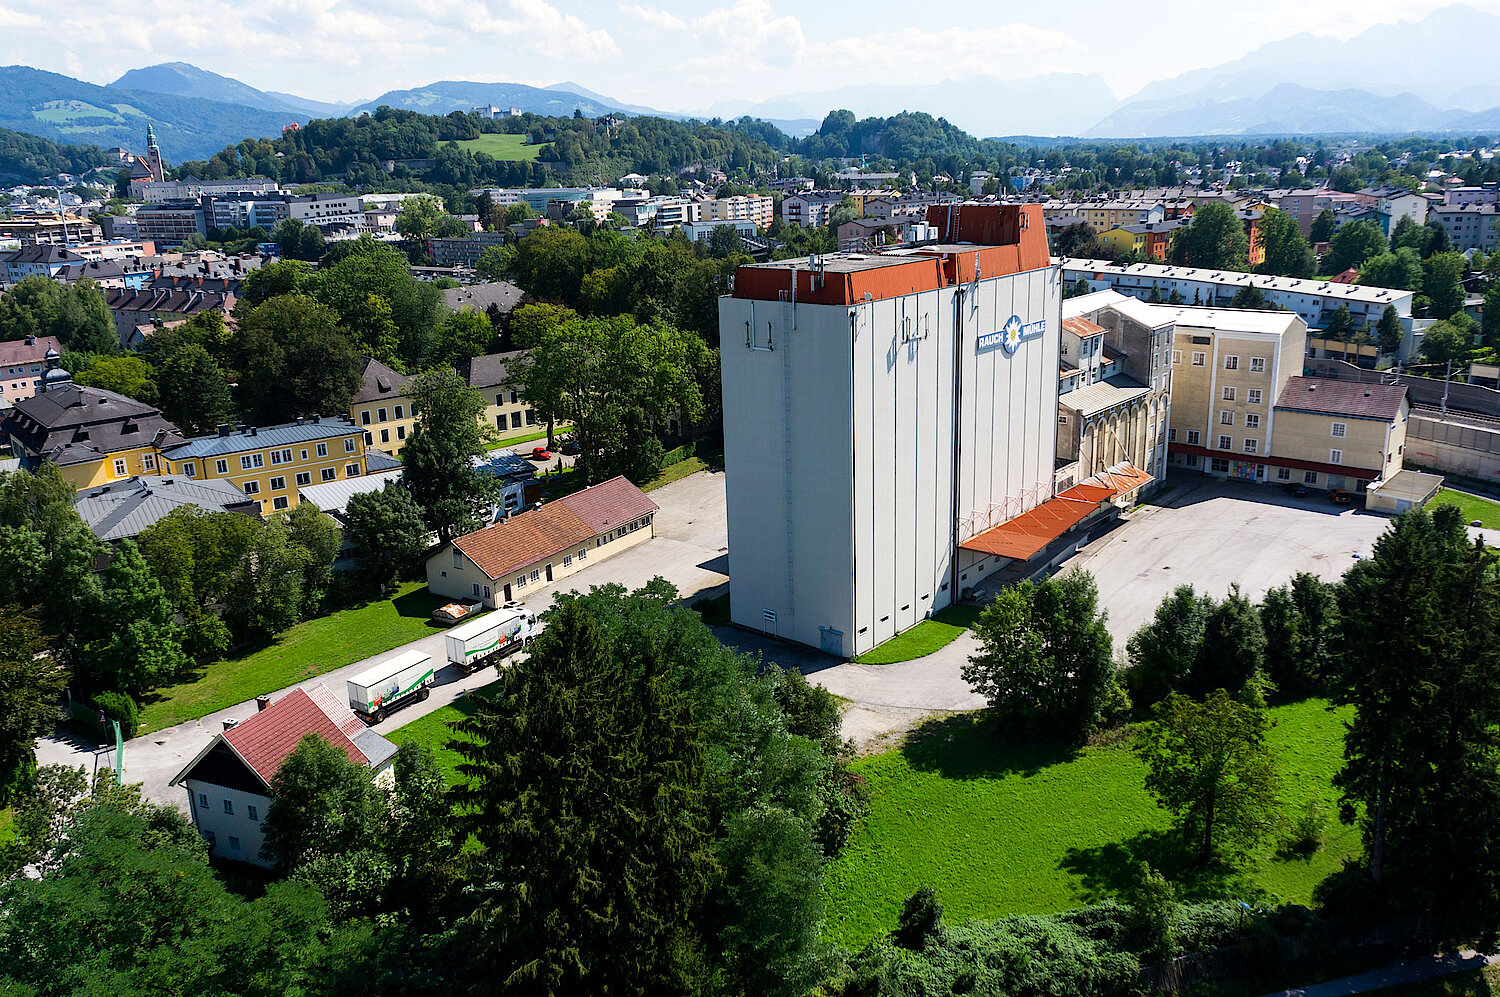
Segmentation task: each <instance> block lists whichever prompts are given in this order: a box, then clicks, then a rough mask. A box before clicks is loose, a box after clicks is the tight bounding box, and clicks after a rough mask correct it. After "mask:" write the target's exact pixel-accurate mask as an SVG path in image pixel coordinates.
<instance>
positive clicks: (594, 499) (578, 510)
mask: <svg viewBox="0 0 1500 997" xmlns="http://www.w3.org/2000/svg"><path fill="white" fill-rule="evenodd" d="M562 502H563V504H564V505H566V506H567V507H568V509H569V510H571V511H572V513H573V515H575V516H577V517H578V518H579V519H581V520H583V522H584V525H586V526H587V527H588V528H589V529H591V530H593V531H594V532H595V533H603V532H604V531H605V530H607V529H609V528H610V527H613V526H619V525H620V524H621V523H628V522H630V521H631V520H632V519H636V518H638V517H640V516H644V515H646V514H647V513H648V512H655V511H656V510H657V508H658V506H657V504H656V503H655V502H653V501H651V500H650V499H648V498H647V497H646V493H645V492H643V491H641V490H640V489H639V488H637V487H636V486H635V485H632V484H631V483H630V482H629V480H627V479H626V478H623V477H618V478H610V479H609V480H608V481H601V482H600V483H599V484H597V485H593V486H591V487H589V488H585V489H584V490H583V491H581V492H574V493H573V494H572V495H569V496H568V497H567V498H564V499H563V500H562Z"/></svg>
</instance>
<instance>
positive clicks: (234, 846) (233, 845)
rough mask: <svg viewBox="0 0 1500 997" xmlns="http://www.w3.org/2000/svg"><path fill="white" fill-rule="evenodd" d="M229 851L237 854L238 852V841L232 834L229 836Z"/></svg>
mask: <svg viewBox="0 0 1500 997" xmlns="http://www.w3.org/2000/svg"><path fill="white" fill-rule="evenodd" d="M229 850H230V851H231V852H237V851H239V850H240V839H239V838H236V837H235V836H234V835H232V834H231V835H230V836H229Z"/></svg>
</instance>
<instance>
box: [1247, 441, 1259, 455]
mask: <svg viewBox="0 0 1500 997" xmlns="http://www.w3.org/2000/svg"><path fill="white" fill-rule="evenodd" d="M1259 452H1260V440H1254V439H1246V440H1245V453H1259Z"/></svg>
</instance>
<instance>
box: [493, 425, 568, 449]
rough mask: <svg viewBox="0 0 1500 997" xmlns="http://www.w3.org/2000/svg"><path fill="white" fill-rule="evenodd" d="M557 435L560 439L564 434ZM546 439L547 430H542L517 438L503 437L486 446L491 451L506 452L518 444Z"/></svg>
mask: <svg viewBox="0 0 1500 997" xmlns="http://www.w3.org/2000/svg"><path fill="white" fill-rule="evenodd" d="M557 435H558V437H559V438H561V437H562V435H563V434H562V433H561V432H559V433H558V434H557ZM546 438H547V431H546V430H545V429H541V430H537V431H535V432H530V433H520V434H518V435H516V436H502V437H499V438H498V439H496V440H495V441H494V442H493V443H489V444H486V445H487V446H488V447H489V448H490V449H491V450H504V449H505V448H507V447H513V446H515V445H516V444H518V443H530V442H531V441H532V440H545V439H546Z"/></svg>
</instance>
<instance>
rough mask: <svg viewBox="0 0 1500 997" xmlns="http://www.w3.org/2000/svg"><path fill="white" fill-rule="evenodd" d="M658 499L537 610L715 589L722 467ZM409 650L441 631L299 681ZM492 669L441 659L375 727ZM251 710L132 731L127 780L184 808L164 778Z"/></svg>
mask: <svg viewBox="0 0 1500 997" xmlns="http://www.w3.org/2000/svg"><path fill="white" fill-rule="evenodd" d="M651 498H652V499H653V500H654V501H655V502H656V503H657V505H659V506H660V507H661V510H660V511H659V512H658V513H657V517H656V534H657V535H656V536H655V537H653V538H652V539H650V540H648V541H646V542H645V543H642V544H640V545H638V546H636V547H632V548H630V549H629V550H626V551H624V552H622V553H620V554H617V555H615V556H613V557H610V558H607V559H605V560H603V561H599V562H597V563H595V564H591V565H589V567H587V568H585V569H583V570H582V571H579V572H576V573H575V574H573V575H570V576H569V577H567V578H566V579H563V580H562V581H561V582H559V583H558V584H557V585H554V586H547V587H546V588H543V589H541V590H540V591H538V590H537V589H531V590H530V592H529V593H528V598H527V605H528V606H530V607H531V608H532V609H534V610H535V611H537V612H538V613H540V612H542V611H544V610H545V609H547V608H548V607H550V606H551V605H552V602H553V597H554V596H555V595H556V594H557V592H558V591H570V590H574V589H576V590H579V591H583V590H586V589H588V588H589V587H590V586H592V585H603V584H608V583H619V584H622V585H624V586H625V587H626V588H638V587H640V586H641V585H644V584H645V583H646V582H648V581H650V580H651V579H652V578H654V577H655V576H657V575H660V576H662V577H664V578H666V579H667V580H668V581H670V582H672V583H673V584H674V585H676V586H677V587H678V591H679V593H680V594H681V595H682V597H683V598H694V597H697V596H699V595H713V594H717V592H719V591H722V590H723V587H724V585H726V584H727V582H728V577H727V575H725V574H724V572H725V571H726V570H727V563H726V561H727V559H726V558H725V550H726V547H727V543H728V540H727V527H726V525H725V522H726V521H725V514H724V475H723V474H722V472H720V473H712V472H706V471H705V472H699V473H698V474H694V475H691V476H689V477H687V478H684V479H682V480H681V481H676V482H673V483H672V484H670V485H667V486H665V487H663V488H659V489H657V490H656V491H654V492H652V493H651ZM410 650H418V651H422V652H424V653H427V654H430V655H432V656H433V657H434V658H435V659H436V660H438V661H443V660H444V659H445V651H444V647H443V631H441V630H434V631H433V632H432V634H431V635H430V636H426V637H423V638H421V639H420V640H416V641H413V642H411V643H410V644H406V645H403V646H402V647H398V648H393V649H392V650H390V651H386V652H383V653H381V654H377V655H373V656H371V657H369V658H365V659H364V660H362V661H357V662H355V663H354V664H352V665H348V666H346V667H343V668H339V669H335V670H334V671H331V672H328V673H326V674H324V675H320V676H318V677H317V678H313V679H309V680H307V681H306V682H303V683H301V686H302V687H310V686H313V685H316V684H318V683H322V684H324V685H327V686H328V687H329V688H330V689H333V690H335V691H336V692H338V693H339V694H340V697H341V698H342V694H343V690H344V681H345V680H346V679H348V678H349V677H351V676H353V675H357V674H359V673H360V672H362V671H364V670H365V669H366V668H368V667H370V666H371V665H373V664H375V663H377V662H380V661H384V660H386V659H389V658H393V657H395V656H396V655H398V654H400V653H402V652H404V651H410ZM495 677H496V672H495V670H494V669H492V668H482V669H480V670H479V671H477V672H475V673H474V674H473V675H463V674H462V673H460V672H459V671H458V670H457V669H456V668H453V667H451V666H445V667H443V668H442V669H441V670H440V671H438V673H437V676H436V680H435V681H434V684H433V686H432V691H431V693H430V695H429V696H428V698H427V700H426V701H425V702H421V703H414V704H412V705H411V706H408V707H406V708H404V709H402V710H399V711H397V712H396V713H394V714H392V715H391V716H390V717H387V718H386V720H385V721H384V722H382V723H381V724H379V725H378V726H377V727H376V728H375V729H376V730H378V731H380V732H381V733H382V734H385V733H389V732H390V731H392V730H395V729H397V728H398V727H401V726H404V725H406V724H409V723H411V722H412V721H413V720H415V719H417V718H418V717H421V716H425V715H427V714H428V713H431V712H432V711H433V710H436V709H439V708H441V707H443V706H446V705H448V704H449V703H451V702H453V701H454V700H455V699H457V698H458V697H459V696H461V695H464V694H465V693H467V692H469V691H470V690H473V689H477V688H480V687H482V686H484V685H487V684H488V683H490V682H493V681H494V680H495ZM293 688H296V687H295V686H288V687H287V688H285V689H280V690H277V691H275V692H273V693H272V694H271V695H272V698H273V699H277V698H280V697H281V696H284V695H286V694H287V693H288V692H290V691H291V690H292V689H293ZM254 712H255V702H254V701H253V700H251V701H249V702H245V703H239V704H236V705H235V706H232V707H230V708H228V709H225V710H220V711H218V712H216V713H213V714H210V715H209V716H206V717H203V718H201V719H199V720H194V721H189V722H187V723H182V724H178V725H177V726H175V727H169V728H166V729H165V730H160V731H157V732H156V733H154V734H148V735H145V736H143V737H138V738H135V739H134V740H131V741H129V742H127V743H126V745H125V780H126V781H127V782H139V783H142V785H143V787H144V792H145V795H146V796H147V798H149V799H153V800H158V801H161V802H170V803H173V804H175V805H177V806H180V807H183V808H184V809H186V803H187V797H186V795H185V793H184V792H183V790H182V789H181V788H176V789H173V788H170V787H169V786H168V783H169V782H170V781H171V780H172V778H173V777H174V776H175V775H177V773H178V772H179V771H181V770H182V768H183V766H185V765H186V764H187V763H188V762H189V761H191V760H192V758H193V756H195V755H196V754H197V753H198V752H199V751H201V750H202V749H203V746H204V745H206V744H207V743H208V742H209V741H210V740H211V739H212V738H213V736H214V735H215V734H217V733H218V732H219V731H221V730H223V729H224V721H225V720H229V719H236V720H242V719H244V718H246V717H248V716H250V715H251V714H252V713H254ZM37 761H38V764H41V765H51V764H65V765H83V766H84V767H85V768H87V769H89V771H91V772H92V771H93V770H94V769H95V768H96V767H102V766H108V765H112V764H114V752H113V751H112V750H102V749H99V750H96V749H95V748H93V747H92V746H90V745H84V744H81V743H77V742H74V741H72V740H70V739H68V738H64V737H61V736H53V737H50V738H46V739H43V740H41V741H39V742H38V744H37Z"/></svg>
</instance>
